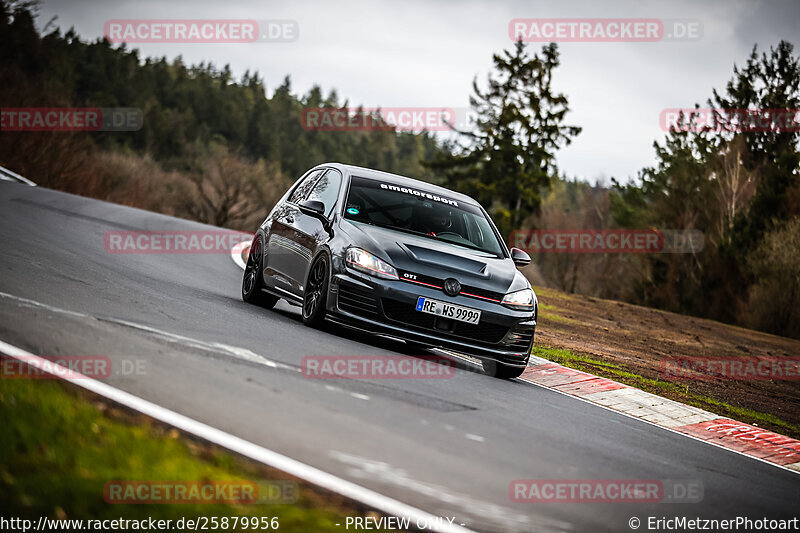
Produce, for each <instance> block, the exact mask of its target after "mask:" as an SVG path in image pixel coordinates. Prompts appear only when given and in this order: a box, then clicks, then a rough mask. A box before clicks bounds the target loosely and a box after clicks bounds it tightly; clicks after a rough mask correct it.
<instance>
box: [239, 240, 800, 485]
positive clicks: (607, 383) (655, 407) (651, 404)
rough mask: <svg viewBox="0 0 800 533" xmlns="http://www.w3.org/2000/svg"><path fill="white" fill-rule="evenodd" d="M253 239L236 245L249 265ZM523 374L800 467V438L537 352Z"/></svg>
mask: <svg viewBox="0 0 800 533" xmlns="http://www.w3.org/2000/svg"><path fill="white" fill-rule="evenodd" d="M249 251H250V241H245V242H242V243H240V244H237V245H236V246H234V247H233V249H232V250H231V258H232V259H233V261H234V263H236V264H237V265H239V267H240V268H241V269H242V270H244V268H245V259H244V257H245V254H247V253H249ZM520 379H521V380H523V381H526V382H528V383H533V384H535V385H539V386H542V387H545V388H548V389H552V390H555V391H558V392H561V393H563V394H568V395H570V396H574V397H576V398H580V399H582V400H585V401H587V402H589V403H593V404H596V405H600V406H603V407H605V408H607V409H610V410H612V411H617V412H619V413H622V414H625V415H628V416H631V417H633V418H638V419H640V420H644V421H646V422H650V423H651V424H654V425H656V426H660V427H663V428H666V429H670V430H672V431H676V432H678V433H681V434H683V435H688V436H690V437H694V438H696V439H699V440H702V441H705V442H708V443H710V444H714V445H717V446H720V447H722V448H725V449H728V450H731V451H734V452H739V453H741V454H744V455H747V456H750V457H754V458H756V459H760V460H763V461H766V462H768V463H771V464H773V465H777V466H780V467H783V468H786V469H789V470H791V471H793V472H797V473H800V440H796V439H792V438H790V437H787V436H785V435H781V434H779V433H774V432H772V431H767V430H765V429H762V428H760V427H757V426H751V425H749V424H745V423H744V422H737V421H736V420H731V419H729V418H724V417H720V416H719V415H717V414H715V413H712V412H709V411H704V410H703V409H699V408H697V407H692V406H690V405H685V404H682V403H680V402H676V401H674V400H670V399H668V398H662V397H661V396H657V395H655V394H650V393H649V392H645V391H643V390H641V389H637V388H635V387H630V386H628V385H624V384H622V383H618V382H616V381H613V380H611V379H607V378H601V377H599V376H595V375H593V374H589V373H588V372H581V371H580V370H575V369H572V368H567V367H565V366H562V365H559V364H557V363H553V362H551V361H548V360H547V359H542V358H541V357H535V356H531V360H530V363H529V364H528V368H527V369H525V372H523V373H522V376H520Z"/></svg>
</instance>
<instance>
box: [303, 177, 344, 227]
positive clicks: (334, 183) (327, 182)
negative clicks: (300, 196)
mask: <svg viewBox="0 0 800 533" xmlns="http://www.w3.org/2000/svg"><path fill="white" fill-rule="evenodd" d="M341 185H342V175H341V174H340V173H339V171H338V170H335V169H332V168H331V169H328V171H327V172H325V175H324V176H322V177H321V178H320V179H319V180H318V181H317V183H316V184H315V185H314V188H313V189H311V192H310V193H309V195H308V197H307V198H306V199H307V200H318V201H320V202H322V203H323V204H324V205H325V215H326V216H330V215H331V214H332V213H333V208H334V207H335V206H336V200H337V199H338V198H339V188H340V187H341Z"/></svg>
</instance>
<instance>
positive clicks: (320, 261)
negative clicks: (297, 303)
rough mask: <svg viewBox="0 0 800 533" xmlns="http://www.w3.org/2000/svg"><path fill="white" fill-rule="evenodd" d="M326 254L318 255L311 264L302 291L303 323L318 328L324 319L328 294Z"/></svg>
mask: <svg viewBox="0 0 800 533" xmlns="http://www.w3.org/2000/svg"><path fill="white" fill-rule="evenodd" d="M328 271H329V268H328V256H326V255H325V254H322V255H320V256H319V257H318V258H317V260H316V261H314V263H313V264H312V265H311V270H310V271H309V273H308V282H307V283H306V288H305V291H303V323H304V324H305V325H307V326H311V327H315V328H318V327H320V326H322V323H323V322H324V321H325V304H326V302H327V296H328Z"/></svg>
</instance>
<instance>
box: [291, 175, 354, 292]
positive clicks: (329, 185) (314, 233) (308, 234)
mask: <svg viewBox="0 0 800 533" xmlns="http://www.w3.org/2000/svg"><path fill="white" fill-rule="evenodd" d="M341 186H342V174H341V173H340V172H339V171H338V170H336V169H333V168H329V169H327V170H326V171H325V173H324V174H323V175H322V176H320V177H319V179H317V181H316V182H315V183H314V185H313V187H311V190H310V191H309V193H308V194H307V195H306V196H305V197H304V198H303V199H302V200H299V201H298V203H299V202H303V201H311V200H316V201H319V202H322V204H323V206H324V214H325V217H326V218H327V219H328V220H330V219H331V217H332V216H333V213H334V210H335V209H336V206H337V205H338V199H339V192H340V190H341ZM297 212H298V214H297V216H295V217H294V223H293V228H294V231H295V245H296V246H295V253H294V254H293V255H290V256H287V258H288V260H289V262H290V264H289V265H288V267H287V270H288V271H289V272H290V274H289V277H290V279H291V283H292V290H293V291H296V294H298V295H302V293H303V289H304V285H305V282H306V277H307V275H308V269H309V268H310V266H311V258H313V257H314V256H315V255H316V251H317V247H319V245H320V244H322V243H323V242H325V241H327V240H328V239H329V238H330V235H329V234H328V232H327V231H326V230H325V226H324V224H323V223H322V221H321V220H320V219H319V218H317V217H315V216H312V215H307V214H305V213H303V212H301V211H300V210H299V209H298V210H297Z"/></svg>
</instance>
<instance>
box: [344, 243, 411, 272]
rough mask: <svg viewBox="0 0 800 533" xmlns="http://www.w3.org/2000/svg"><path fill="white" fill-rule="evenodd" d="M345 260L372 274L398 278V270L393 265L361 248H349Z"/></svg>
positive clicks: (354, 266)
mask: <svg viewBox="0 0 800 533" xmlns="http://www.w3.org/2000/svg"><path fill="white" fill-rule="evenodd" d="M345 261H346V262H347V265H348V266H349V267H352V268H354V269H356V270H360V271H361V272H365V273H367V274H369V275H370V276H375V277H377V278H383V279H398V277H397V270H395V268H394V267H393V266H392V265H390V264H389V263H387V262H386V261H383V260H381V259H378V258H377V257H375V256H374V255H372V254H371V253H369V252H368V251H366V250H362V249H361V248H348V249H347V254H346V255H345Z"/></svg>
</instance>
